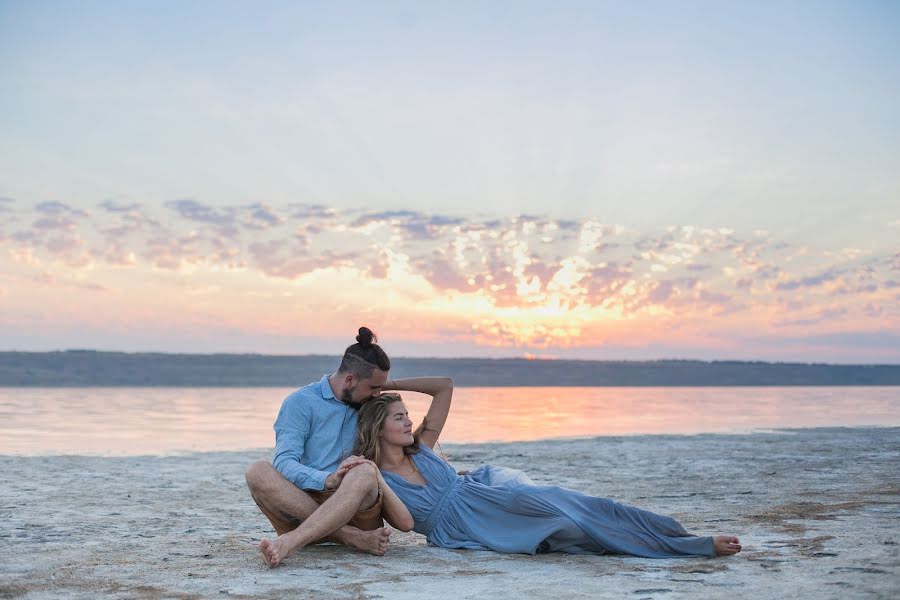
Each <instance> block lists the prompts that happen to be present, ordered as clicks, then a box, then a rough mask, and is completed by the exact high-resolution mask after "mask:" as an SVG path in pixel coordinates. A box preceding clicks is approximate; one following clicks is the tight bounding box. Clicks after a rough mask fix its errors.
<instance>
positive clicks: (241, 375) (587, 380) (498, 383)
mask: <svg viewBox="0 0 900 600" xmlns="http://www.w3.org/2000/svg"><path fill="white" fill-rule="evenodd" d="M339 362H340V357H339V356H327V355H307V356H267V355H261V354H167V353H125V352H102V351H95V350H65V351H58V352H0V386H3V387H69V386H72V387H107V386H109V387H112V386H122V387H124V386H134V387H298V386H301V385H305V384H306V383H309V382H310V381H315V380H318V379H319V378H321V377H322V375H323V374H326V373H332V372H334V370H335V369H336V368H337V365H338V363H339ZM416 375H448V376H450V377H452V378H453V380H454V382H455V383H456V385H457V386H460V387H514V386H522V387H557V386H558V387H564V386H578V387H599V386H613V387H643V386H647V387H654V386H660V387H678V386H829V385H845V386H855V385H870V386H874V385H900V365H834V364H816V363H770V362H761V361H699V360H654V361H591V360H529V359H525V358H499V359H490V358H408V357H396V358H393V359H392V369H391V377H393V378H401V377H413V376H416Z"/></svg>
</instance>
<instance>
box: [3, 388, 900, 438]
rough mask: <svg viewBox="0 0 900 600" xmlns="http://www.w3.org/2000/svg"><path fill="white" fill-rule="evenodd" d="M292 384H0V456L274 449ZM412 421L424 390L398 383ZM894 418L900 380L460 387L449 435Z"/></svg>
mask: <svg viewBox="0 0 900 600" xmlns="http://www.w3.org/2000/svg"><path fill="white" fill-rule="evenodd" d="M291 391H292V390H289V389H278V388H52V389H46V388H45V389H10V388H0V454H57V453H63V454H99V455H128V454H130V455H135V454H167V453H173V452H183V451H217V450H239V449H246V448H266V447H269V448H271V447H272V446H273V444H274V434H273V432H272V422H273V421H274V420H275V415H276V413H277V411H278V408H279V407H280V405H281V401H282V399H283V398H284V397H285V396H286V395H287V394H288V393H290V392H291ZM403 396H404V399H405V400H406V402H407V407H408V409H409V411H410V413H411V415H412V416H413V419H414V420H416V421H420V420H421V418H422V416H423V415H424V414H425V411H426V410H427V407H428V401H429V398H428V397H427V396H424V395H421V394H414V393H404V394H403ZM867 425H879V426H896V425H900V388H891V387H880V388H858V387H854V388H836V387H820V388H458V389H457V390H456V392H455V393H454V399H453V408H452V410H451V414H450V419H449V420H448V422H447V426H446V428H445V430H444V434H443V435H442V436H441V439H442V441H446V442H486V441H500V442H507V441H520V440H535V439H546V438H558V437H581V436H595V435H632V434H667V433H668V434H692V433H703V432H723V433H724V432H745V431H752V430H760V429H773V428H789V427H823V426H867Z"/></svg>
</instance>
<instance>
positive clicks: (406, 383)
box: [382, 377, 453, 448]
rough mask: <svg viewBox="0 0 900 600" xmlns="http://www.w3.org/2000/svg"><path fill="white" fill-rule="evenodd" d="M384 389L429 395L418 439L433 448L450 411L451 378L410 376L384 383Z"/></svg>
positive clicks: (451, 395)
mask: <svg viewBox="0 0 900 600" xmlns="http://www.w3.org/2000/svg"><path fill="white" fill-rule="evenodd" d="M382 389H384V390H385V391H389V390H396V391H398V392H419V393H421V394H428V395H429V396H431V406H429V407H428V413H427V414H426V415H425V421H423V423H422V424H423V425H424V428H423V429H422V432H421V434H420V435H419V441H420V442H421V443H423V444H425V445H426V446H428V447H429V448H434V445H435V444H436V443H437V441H438V437H440V435H441V430H442V429H444V423H446V422H447V415H448V414H449V413H450V400H451V399H452V398H453V380H452V379H450V378H449V377H410V378H409V379H394V380H392V381H388V382H387V383H385V385H384V388H382Z"/></svg>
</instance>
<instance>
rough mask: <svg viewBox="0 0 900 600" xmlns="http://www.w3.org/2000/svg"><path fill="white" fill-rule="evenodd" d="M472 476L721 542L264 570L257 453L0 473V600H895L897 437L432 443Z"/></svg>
mask: <svg viewBox="0 0 900 600" xmlns="http://www.w3.org/2000/svg"><path fill="white" fill-rule="evenodd" d="M443 451H444V452H445V454H446V455H448V456H449V457H450V459H451V461H452V462H453V463H454V464H455V465H456V466H458V467H459V468H471V467H473V466H476V465H478V464H481V463H485V462H489V463H492V464H498V465H504V466H509V467H514V468H518V469H522V470H524V471H526V472H527V473H528V474H529V475H530V476H531V477H532V478H533V479H535V480H536V481H537V482H538V483H542V484H547V483H555V484H560V485H564V486H567V487H571V488H574V489H578V490H581V491H584V492H587V493H591V494H595V495H598V496H605V497H610V498H614V499H616V500H619V501H622V502H625V503H629V504H634V505H636V506H640V507H642V508H646V509H649V510H653V511H656V512H660V513H664V514H670V515H672V516H674V517H676V518H677V519H679V520H680V521H681V522H682V524H684V525H685V527H686V528H687V529H688V530H690V531H693V532H695V533H701V534H713V533H723V534H736V535H738V536H739V537H740V538H741V542H742V544H743V545H744V549H745V550H744V552H743V553H742V554H740V555H739V556H737V557H732V558H724V559H721V558H720V559H706V558H683V559H668V560H649V559H639V558H632V557H622V556H568V555H557V554H554V555H541V556H524V555H503V554H496V553H491V552H472V551H454V550H444V549H440V548H430V547H428V546H426V545H425V541H424V538H423V537H422V536H420V535H418V534H415V533H401V532H396V531H395V532H394V533H393V535H392V540H393V542H392V546H391V549H390V551H389V552H388V554H387V555H386V556H384V557H375V556H369V555H366V554H361V553H358V552H354V551H351V550H349V549H347V548H344V547H340V546H333V545H325V546H317V547H313V548H309V549H307V550H304V551H303V552H301V553H298V554H296V555H294V556H293V557H291V558H290V559H288V560H287V561H286V562H285V563H284V564H283V565H282V566H281V567H279V568H278V569H275V570H269V569H267V568H266V567H265V566H264V564H263V562H262V560H261V559H260V557H259V555H258V553H257V550H256V545H257V543H258V541H259V540H260V539H261V538H262V537H268V536H271V534H272V530H271V528H270V526H269V524H268V522H267V521H266V520H265V519H264V518H263V516H262V515H261V514H260V513H259V511H258V510H257V509H256V507H255V505H254V504H253V502H252V500H251V499H250V498H249V496H248V494H247V492H246V488H245V486H244V481H243V471H244V468H245V467H246V466H247V465H248V464H249V463H250V462H251V461H252V460H255V459H257V458H268V457H269V451H268V450H265V449H261V450H258V451H244V452H220V453H198V454H190V455H183V456H170V457H122V458H99V457H80V456H48V457H13V456H3V457H0V466H2V468H0V473H2V474H0V598H22V599H29V600H31V599H33V600H38V599H45V598H47V599H49V598H85V599H87V598H97V597H104V598H123V599H124V598H135V599H144V598H147V599H162V598H183V599H188V598H305V597H309V598H423V597H430V598H451V597H452V598H481V597H497V598H505V597H518V598H526V597H527V598H559V597H563V598H635V599H639V598H697V597H728V598H757V599H758V598H788V597H796V598H812V597H815V598H819V599H821V598H885V599H888V598H896V597H898V596H900V535H898V534H900V518H898V517H900V429H898V428H873V429H807V430H785V431H774V432H771V433H756V434H746V435H698V436H634V437H603V438H592V439H581V440H571V441H544V442H527V443H508V444H470V445H449V444H448V445H444V446H443Z"/></svg>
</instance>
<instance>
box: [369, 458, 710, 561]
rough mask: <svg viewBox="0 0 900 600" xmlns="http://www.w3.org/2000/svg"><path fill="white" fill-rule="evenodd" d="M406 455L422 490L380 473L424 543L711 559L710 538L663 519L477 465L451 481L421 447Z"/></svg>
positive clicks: (449, 472) (452, 474)
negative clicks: (410, 454)
mask: <svg viewBox="0 0 900 600" xmlns="http://www.w3.org/2000/svg"><path fill="white" fill-rule="evenodd" d="M420 449H421V451H420V452H419V453H417V454H414V455H412V460H413V461H414V462H415V465H416V468H418V470H419V473H421V475H422V476H423V477H424V478H425V481H426V485H418V484H415V483H411V482H409V481H407V480H406V479H404V478H403V477H401V476H399V475H397V474H395V473H391V472H389V471H383V472H382V473H383V474H384V479H385V481H386V482H387V484H388V485H389V486H391V489H392V490H394V492H395V493H396V494H397V496H398V497H399V498H400V500H402V501H403V503H404V504H405V505H406V507H407V508H408V509H409V512H410V513H411V514H412V517H413V519H414V520H415V526H414V527H413V529H414V530H415V531H417V532H419V533H422V534H424V535H425V536H426V537H427V540H428V543H429V544H431V545H434V546H441V547H443V548H468V549H473V550H495V551H497V552H514V553H525V554H537V553H542V552H568V553H570V554H605V553H613V554H631V555H634V556H642V557H646V558H671V557H677V556H715V550H714V546H713V539H712V538H711V537H700V536H694V535H690V534H689V533H688V532H687V531H685V530H684V528H683V527H682V526H681V525H679V524H678V522H677V521H675V520H674V519H672V518H671V517H665V516H662V515H657V514H654V513H652V512H648V511H645V510H641V509H639V508H635V507H633V506H626V505H624V504H619V503H618V502H614V501H612V500H609V499H606V498H596V497H593V496H587V495H585V494H582V493H580V492H576V491H573V490H568V489H565V488H561V487H556V486H537V485H534V484H533V482H531V480H529V479H528V478H527V477H525V476H524V474H523V473H521V472H519V471H513V470H512V469H504V468H498V467H492V466H490V465H484V466H481V467H478V468H477V469H475V470H473V471H471V472H470V473H468V474H466V475H457V473H456V471H454V469H453V467H451V466H450V465H449V464H447V462H446V461H444V460H443V459H442V458H440V457H439V456H437V455H436V454H435V453H434V452H432V451H431V449H429V448H428V447H427V446H425V445H424V444H421V445H420Z"/></svg>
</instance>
